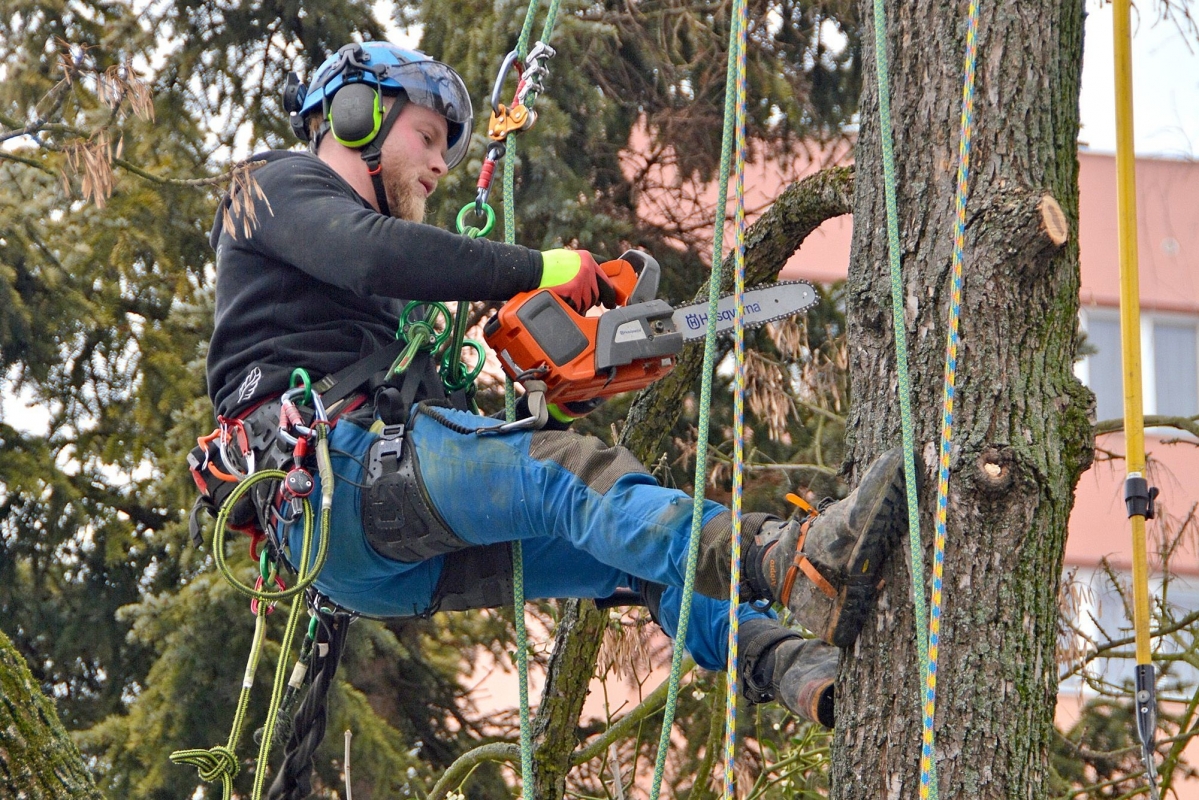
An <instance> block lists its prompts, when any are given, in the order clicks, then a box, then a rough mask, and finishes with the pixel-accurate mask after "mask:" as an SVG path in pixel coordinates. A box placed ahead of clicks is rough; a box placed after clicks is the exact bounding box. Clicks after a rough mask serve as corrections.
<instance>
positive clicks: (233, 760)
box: [171, 744, 240, 783]
mask: <svg viewBox="0 0 1199 800" xmlns="http://www.w3.org/2000/svg"><path fill="white" fill-rule="evenodd" d="M171 761H174V762H175V763H176V764H191V765H192V766H193V767H195V768H196V770H197V771H198V772H199V773H200V780H202V781H204V782H205V783H216V782H217V781H222V782H227V781H232V780H233V778H234V777H235V776H236V775H237V773H238V770H239V769H240V767H239V766H238V764H237V755H236V754H235V753H234V752H233V750H232V749H231V748H229V747H227V746H225V745H223V744H218V745H216V746H215V747H212V748H211V749H209V750H177V751H175V752H174V753H171Z"/></svg>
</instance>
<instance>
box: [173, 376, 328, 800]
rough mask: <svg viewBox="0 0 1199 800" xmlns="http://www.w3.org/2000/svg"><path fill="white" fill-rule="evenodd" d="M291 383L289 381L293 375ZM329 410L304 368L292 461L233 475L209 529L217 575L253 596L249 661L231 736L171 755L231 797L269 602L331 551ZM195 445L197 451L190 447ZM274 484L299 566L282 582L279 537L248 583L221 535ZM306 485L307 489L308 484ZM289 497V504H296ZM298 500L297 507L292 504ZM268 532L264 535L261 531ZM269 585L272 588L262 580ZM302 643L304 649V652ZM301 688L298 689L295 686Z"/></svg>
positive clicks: (295, 392)
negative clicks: (297, 539) (307, 405)
mask: <svg viewBox="0 0 1199 800" xmlns="http://www.w3.org/2000/svg"><path fill="white" fill-rule="evenodd" d="M293 383H294V380H293ZM300 398H305V399H307V400H309V401H310V402H311V403H312V405H313V408H314V413H313V419H312V421H311V423H310V424H307V425H306V424H304V421H303V418H302V415H300V414H299V412H298V410H297V409H296V407H295V400H296V399H300ZM331 424H332V423H331V422H330V420H329V418H328V415H327V414H326V413H325V409H324V405H323V404H322V402H321V398H320V395H319V394H318V393H315V392H312V391H311V381H309V380H308V379H307V375H306V374H303V373H302V372H301V375H300V384H299V385H298V386H293V388H292V389H289V390H288V391H287V392H285V393H284V395H283V398H282V400H281V403H280V412H279V426H278V434H279V439H280V440H281V441H283V442H285V443H287V444H289V445H290V447H291V448H292V450H291V457H292V460H293V464H292V467H291V468H290V469H289V470H287V471H284V470H281V469H262V470H258V471H256V472H253V473H252V474H246V475H245V477H244V478H243V479H241V480H240V481H238V482H237V484H236V485H235V486H234V487H233V489H232V491H230V492H229V493H228V496H227V497H226V498H225V499H224V501H223V502H222V503H221V505H220V508H219V512H218V514H217V520H216V531H215V533H214V534H213V542H212V546H213V555H214V559H215V561H216V565H217V569H218V571H219V572H220V573H221V575H222V577H224V578H225V580H226V581H227V582H228V583H229V584H230V585H231V586H232V587H233V588H234V589H235V590H237V591H238V592H240V593H241V594H243V595H246V596H247V597H249V598H250V600H251V612H252V613H253V614H254V636H253V644H252V646H251V650H250V655H249V658H248V660H247V662H246V670H245V675H244V677H243V679H242V687H241V693H240V695H239V697H238V703H237V710H236V712H235V714H234V718H233V725H232V729H231V731H230V734H229V739H228V741H227V742H226V743H225V744H224V745H218V746H216V747H213V748H211V749H209V750H203V749H200V750H180V751H177V752H174V753H172V754H171V760H172V761H174V762H175V763H181V764H192V765H193V766H195V767H196V768H197V769H198V770H199V772H200V777H201V779H203V780H205V781H208V782H217V781H219V782H220V783H221V787H222V792H223V797H224V798H225V800H228V799H229V798H230V797H231V796H232V791H233V778H234V777H235V776H236V774H237V771H238V760H237V757H236V750H237V745H238V743H239V741H240V739H241V733H242V726H243V724H244V722H245V716H246V710H247V708H248V705H249V699H250V691H251V689H252V688H253V685H254V673H255V671H256V670H257V667H258V661H259V657H260V656H261V653H262V648H263V644H264V642H265V639H266V618H267V615H268V614H270V613H271V612H272V611H273V609H274V604H275V603H277V602H278V601H280V600H287V599H290V598H296V597H297V596H298V595H300V593H302V592H304V591H306V590H307V589H308V588H309V587H311V585H312V583H313V582H314V581H315V580H316V577H317V575H319V573H320V570H321V567H323V566H324V562H325V557H326V555H327V553H328V544H329V524H330V515H331V511H332V506H333V466H332V461H331V460H330V456H329V443H328V433H329V428H330V427H331ZM310 445H314V449H315V452H316V461H317V468H318V471H319V474H320V477H321V497H320V521H319V527H320V534H319V538H318V540H317V543H316V552H315V553H314V552H313V538H314V536H313V510H312V504H311V502H310V500H309V495H310V494H311V492H312V478H311V475H309V474H308V473H307V471H306V470H305V469H304V468H303V467H302V466H301V462H302V461H303V459H304V457H305V456H306V455H307V454H308V448H309V446H310ZM193 452H194V451H193ZM272 482H277V483H278V484H279V487H280V488H279V490H278V495H277V497H276V502H275V503H274V504H273V505H272V509H273V510H274V513H276V514H277V515H280V518H281V519H282V518H283V517H282V514H283V511H282V509H283V506H284V504H286V505H287V507H288V508H289V513H294V514H295V516H296V517H298V518H300V519H302V523H303V528H302V531H303V533H302V539H301V542H302V544H301V549H300V556H299V566H298V569H297V575H296V582H295V584H294V585H293V586H291V587H287V586H286V584H285V583H284V582H283V580H282V578H281V577H280V575H279V573H278V562H279V560H280V558H281V551H280V549H279V548H278V545H277V543H274V542H271V546H270V547H268V548H267V549H265V550H262V551H261V554H260V557H259V574H258V576H257V579H256V581H255V584H254V585H253V586H248V585H246V584H244V583H242V582H241V581H240V580H239V579H238V577H237V576H236V575H235V574H234V573H233V570H232V569H231V568H230V566H229V564H228V562H227V561H226V555H225V535H226V531H227V530H228V527H229V525H228V522H229V516H230V514H231V513H232V512H233V510H234V509H235V508H236V507H237V503H238V501H239V500H240V499H241V498H242V497H243V496H246V495H247V494H248V493H249V492H250V491H251V490H253V489H254V487H255V486H257V485H259V484H265V485H269V484H270V483H272ZM305 487H306V488H305ZM293 503H294V504H293ZM297 506H298V507H297ZM264 536H265V535H264ZM258 543H259V542H258V541H257V540H255V541H253V542H252V544H251V552H255V551H256V547H257V545H258ZM267 586H270V587H272V588H271V589H267V588H264V587H267ZM300 613H301V604H300V603H299V602H293V603H292V606H291V612H290V613H289V615H288V619H287V626H286V629H285V631H284V634H283V637H282V640H281V642H280V657H279V660H278V663H277V665H276V669H275V679H274V684H273V688H272V690H271V700H270V706H269V709H268V711H267V719H266V725H265V728H264V731H263V734H262V736H261V740H260V746H259V751H258V760H257V768H256V770H255V776H254V788H253V794H252V797H253V798H254V800H258V798H260V797H261V796H262V790H263V784H264V782H265V780H266V773H267V770H266V763H267V759H268V756H269V754H270V748H271V743H272V740H273V737H274V729H275V725H276V722H277V720H279V719H280V711H281V709H283V708H284V707H285V706H284V698H285V692H284V685H285V680H284V673H285V670H286V667H287V654H288V653H290V652H291V645H292V640H293V638H294V636H295V632H296V628H297V627H298V624H299V618H300ZM302 652H303V649H302V650H301V654H302ZM302 679H303V678H302V674H301V673H293V682H296V681H298V682H302ZM297 690H298V689H297Z"/></svg>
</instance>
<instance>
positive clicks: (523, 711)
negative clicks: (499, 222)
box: [503, 0, 561, 798]
mask: <svg viewBox="0 0 1199 800" xmlns="http://www.w3.org/2000/svg"><path fill="white" fill-rule="evenodd" d="M560 2H561V0H550V4H549V8H548V9H547V11H546V15H545V23H544V24H543V25H542V28H541V41H543V42H545V43H547V44H548V43H549V41H550V37H551V36H552V35H553V32H554V22H555V21H556V19H557V16H558V6H559V4H560ZM537 5H538V0H529V8H528V11H526V12H525V21H524V24H523V25H522V26H521V29H520V36H519V38H518V39H517V40H516V54H517V57H518V58H520V59H523V58H524V57H525V54H526V53H527V52H528V50H529V38H530V37H531V36H532V32H533V21H534V19H535V18H536V15H537ZM535 99H536V97H535V96H530V97H529V98H528V103H527V105H528V107H529V108H530V109H531V108H532V106H533V102H534V100H535ZM517 138H518V137H517V135H516V134H515V133H513V134H510V135H509V140H508V143H507V146H508V153H507V157H506V158H505V159H504V179H503V180H504V183H503V187H504V188H503V199H504V241H505V242H507V243H508V244H515V243H516V142H517ZM504 409H505V417H506V418H507V420H508V421H509V422H512V421H513V420H515V419H516V395H515V389H514V387H513V384H512V381H511V380H510V379H508V380H505V381H504ZM512 605H513V612H512V619H513V623H514V624H515V626H516V675H517V683H518V685H519V691H520V781H521V787H522V791H523V792H524V796H525V798H528V797H529V793H530V792H531V791H532V788H533V725H532V721H531V714H530V712H529V633H528V629H527V628H526V626H525V559H524V548H523V547H522V546H521V543H520V540H517V541H515V542H513V543H512Z"/></svg>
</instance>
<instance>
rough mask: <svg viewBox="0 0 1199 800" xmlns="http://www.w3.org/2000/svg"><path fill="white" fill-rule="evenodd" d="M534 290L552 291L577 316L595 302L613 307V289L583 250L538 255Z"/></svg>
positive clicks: (547, 251) (545, 252) (557, 251)
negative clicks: (539, 268) (539, 258)
mask: <svg viewBox="0 0 1199 800" xmlns="http://www.w3.org/2000/svg"><path fill="white" fill-rule="evenodd" d="M538 288H539V289H549V290H550V291H552V292H554V294H556V295H558V296H559V297H561V298H562V299H563V300H565V301H566V302H567V303H569V304H570V306H571V308H573V309H574V310H575V311H578V312H579V313H580V314H582V313H584V312H585V311H586V310H587V309H589V308H591V307H592V306H594V305H596V304H598V303H603V304H604V305H606V306H608V307H609V308H613V307H615V305H616V290H615V289H613V288H612V284H611V283H610V282H609V281H608V277H607V276H606V275H604V271H603V270H601V269H600V268H599V264H597V263H596V262H595V259H594V258H593V257H592V255H591V253H588V252H587V251H586V250H564V249H559V250H546V251H544V252H542V254H541V283H540V284H538Z"/></svg>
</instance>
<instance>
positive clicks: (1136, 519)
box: [1114, 0, 1152, 664]
mask: <svg viewBox="0 0 1199 800" xmlns="http://www.w3.org/2000/svg"><path fill="white" fill-rule="evenodd" d="M1129 5H1130V0H1116V2H1115V3H1114V10H1115V13H1116V20H1115V22H1116V24H1115V34H1116V41H1115V44H1116V210H1117V213H1118V215H1119V227H1118V230H1119V241H1120V337H1121V345H1122V348H1123V351H1124V353H1123V364H1124V438H1125V441H1126V443H1127V448H1128V449H1127V455H1126V458H1127V461H1128V467H1127V470H1128V475H1129V476H1130V477H1134V476H1135V477H1144V472H1145V420H1144V411H1143V407H1144V406H1143V401H1142V399H1141V307H1140V277H1139V275H1138V268H1137V188H1136V172H1135V162H1136V154H1135V152H1134V149H1133V135H1132V33H1131V30H1130V27H1129ZM1132 578H1133V611H1134V619H1133V623H1134V625H1135V630H1136V646H1137V663H1138V664H1148V663H1149V662H1150V661H1151V660H1152V659H1151V658H1150V654H1149V590H1148V578H1149V561H1148V557H1147V554H1146V550H1145V517H1143V516H1141V515H1139V514H1135V515H1133V516H1132Z"/></svg>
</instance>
